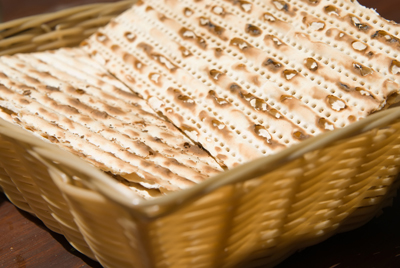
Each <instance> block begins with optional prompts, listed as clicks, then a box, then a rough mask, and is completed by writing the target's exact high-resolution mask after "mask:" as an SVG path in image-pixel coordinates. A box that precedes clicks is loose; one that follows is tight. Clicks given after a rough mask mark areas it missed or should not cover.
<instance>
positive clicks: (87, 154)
mask: <svg viewBox="0 0 400 268" xmlns="http://www.w3.org/2000/svg"><path fill="white" fill-rule="evenodd" d="M0 70H1V73H0V106H1V111H2V113H0V115H1V117H2V118H3V119H6V120H8V121H12V122H14V123H16V124H19V125H21V126H22V127H24V128H26V129H28V130H30V131H32V132H33V133H35V134H36V135H38V136H40V137H42V138H45V139H46V140H49V141H51V142H53V143H56V144H58V145H59V146H61V147H63V148H65V149H67V150H69V151H71V152H73V153H75V154H78V155H79V156H81V157H82V158H84V159H86V160H88V161H89V162H91V163H92V164H94V165H95V166H97V167H99V168H100V169H102V170H103V171H106V172H110V173H112V174H114V175H116V176H119V177H120V178H121V181H123V180H125V181H126V184H127V185H128V184H129V185H128V186H132V187H134V185H135V184H140V185H141V186H140V187H141V188H143V187H145V188H148V189H152V188H154V189H158V190H159V191H161V192H167V191H174V190H178V189H182V188H186V187H189V186H190V185H193V184H194V183H199V182H201V181H203V180H205V179H206V178H208V177H209V176H212V175H214V174H217V173H219V172H220V171H221V170H222V168H221V167H220V166H219V165H218V164H217V162H216V161H215V160H214V159H213V158H212V157H210V156H209V155H208V153H207V152H206V151H204V150H203V149H202V148H200V147H199V146H197V145H196V144H195V143H193V142H192V141H191V140H190V139H188V138H187V137H186V136H185V135H184V134H182V133H181V132H180V131H179V130H178V129H177V128H176V127H175V126H174V125H172V124H171V123H169V122H167V121H166V120H164V119H163V118H161V117H160V116H158V115H157V114H156V113H155V112H154V111H153V110H152V109H151V108H150V107H149V105H148V104H147V103H146V101H144V100H143V99H142V98H140V97H139V96H138V95H137V94H134V93H132V92H131V91H130V90H129V89H128V88H127V87H126V86H125V85H124V84H123V83H121V82H120V81H118V80H117V79H115V78H114V77H113V76H112V75H110V74H109V73H108V72H107V71H106V70H105V69H104V68H103V67H102V66H99V64H98V63H97V62H95V61H94V60H92V59H91V58H90V57H89V56H88V54H87V53H86V52H84V51H83V50H81V49H79V48H74V49H60V50H57V51H50V52H40V53H34V54H18V55H14V56H4V57H1V58H0ZM140 187H139V188H140ZM134 188H135V189H136V190H138V189H139V188H138V187H134ZM141 188H140V189H139V190H140V191H142V190H143V189H141Z"/></svg>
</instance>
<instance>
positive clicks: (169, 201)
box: [0, 107, 400, 220]
mask: <svg viewBox="0 0 400 268" xmlns="http://www.w3.org/2000/svg"><path fill="white" fill-rule="evenodd" d="M398 118H400V107H396V108H390V109H387V110H384V111H380V112H377V113H374V114H372V115H370V116H368V117H366V118H363V119H361V120H359V121H357V122H354V123H352V124H350V125H348V126H346V127H344V128H341V129H336V130H333V131H329V132H326V133H323V134H320V135H318V136H315V137H311V138H309V139H307V140H305V141H303V142H300V143H298V144H295V145H293V146H291V147H289V148H286V149H284V150H282V151H280V152H279V153H277V154H272V155H269V156H265V157H261V158H258V159H256V160H253V161H251V162H248V163H245V164H242V165H240V166H238V167H236V168H233V169H231V170H227V171H224V172H222V173H220V174H218V175H216V176H213V177H211V178H209V179H207V180H205V181H203V182H201V183H199V184H196V185H193V186H191V187H189V188H187V189H182V190H180V191H176V192H172V193H169V194H167V195H164V196H160V197H157V198H155V199H151V200H144V199H142V198H140V197H138V196H137V195H136V194H135V193H134V192H133V191H131V190H129V189H127V188H126V187H125V186H122V185H120V184H119V183H118V182H117V181H115V180H114V179H112V178H111V177H110V176H108V175H107V174H105V173H104V172H102V171H101V170H99V169H97V168H96V167H94V166H92V165H91V164H89V163H87V162H86V161H84V160H82V159H81V158H79V157H78V156H76V155H73V154H72V153H70V152H68V151H66V150H63V149H61V148H59V147H58V146H57V145H55V144H51V143H49V142H46V141H44V140H41V139H40V138H39V137H37V136H34V135H33V134H32V133H30V132H28V131H26V130H24V129H22V128H21V127H18V126H15V125H13V124H11V123H9V122H7V121H5V120H3V119H1V121H0V133H1V134H3V135H6V136H10V135H11V134H12V136H13V138H15V139H18V140H19V141H22V142H24V143H27V144H29V145H30V146H31V147H32V148H33V149H34V151H36V152H38V153H40V154H41V155H44V156H45V157H47V158H48V159H52V160H54V161H56V162H59V163H62V164H64V165H66V166H68V167H71V168H74V169H75V170H78V171H79V172H81V173H82V174H85V175H87V176H86V177H88V178H91V179H90V180H91V181H89V182H87V183H88V185H89V186H90V187H91V188H93V189H94V190H97V191H98V192H99V193H101V194H102V195H103V196H105V197H107V198H109V199H110V200H113V201H115V202H117V203H119V204H120V205H122V206H123V207H125V208H126V209H128V211H130V212H131V213H132V214H133V215H135V216H136V217H140V218H142V219H145V220H151V219H154V218H158V217H161V216H164V215H166V214H168V213H170V212H171V211H173V210H175V209H178V208H179V207H180V206H182V205H184V204H186V203H187V202H188V201H189V200H194V199H197V198H199V197H201V196H204V195H205V194H207V193H209V192H212V191H214V190H216V189H218V188H221V187H223V186H226V185H229V184H232V183H235V182H240V181H245V180H249V179H252V178H255V177H257V176H259V175H260V174H266V173H269V172H271V171H273V170H275V169H277V168H279V167H281V166H282V165H284V164H287V163H288V162H290V161H292V160H295V159H297V158H299V157H301V156H303V155H304V154H306V153H308V152H311V151H313V150H316V149H320V148H323V147H325V146H327V145H329V144H332V143H333V142H337V141H340V140H341V139H345V138H349V137H352V136H355V135H357V134H360V133H363V132H366V131H369V130H371V129H374V128H377V127H381V126H386V125H388V124H390V123H391V122H393V121H395V120H396V119H398ZM32 137H34V138H32ZM32 153H33V154H35V155H36V153H35V152H32ZM43 162H44V163H45V164H46V165H47V166H48V168H49V169H50V170H51V169H55V167H54V166H53V165H52V164H51V163H50V162H49V161H46V160H43ZM155 206H156V207H163V208H164V209H163V210H162V211H161V210H159V211H154V207H155Z"/></svg>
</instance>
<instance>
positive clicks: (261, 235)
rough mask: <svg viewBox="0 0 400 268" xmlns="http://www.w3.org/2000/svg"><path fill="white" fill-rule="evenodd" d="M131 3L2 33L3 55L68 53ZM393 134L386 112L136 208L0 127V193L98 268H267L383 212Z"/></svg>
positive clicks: (396, 126)
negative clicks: (46, 51) (54, 50)
mask: <svg viewBox="0 0 400 268" xmlns="http://www.w3.org/2000/svg"><path fill="white" fill-rule="evenodd" d="M132 3H133V2H132V1H127V2H119V3H116V4H101V5H91V6H85V7H80V8H74V9H70V10H66V11H63V12H58V13H54V14H49V15H42V16H37V17H32V18H25V19H21V20H17V21H13V22H8V23H5V24H0V29H1V30H2V33H1V35H2V37H3V39H2V40H1V41H0V48H1V53H2V54H11V53H15V52H20V51H36V50H43V49H48V48H57V47H62V46H67V45H75V44H77V43H79V41H81V40H82V39H83V38H85V37H86V36H87V35H89V34H90V33H92V32H93V31H94V30H95V29H96V28H97V27H99V26H100V25H104V24H105V23H106V22H107V21H109V20H110V19H111V18H112V17H113V16H114V15H115V14H118V13H120V12H122V10H124V9H126V8H128V7H129V6H130V5H131V4H132ZM6 48H7V49H6ZM399 134H400V108H393V109H389V110H386V111H383V112H379V113H376V114H373V115H371V116H369V117H368V118H366V119H364V120H361V121H359V122H356V123H354V124H352V125H350V126H349V127H346V128H344V129H340V130H335V131H332V132H329V133H326V134H323V135H320V136H318V137H315V138H311V139H308V140H306V141H304V142H302V143H301V144H298V145H296V146H293V147H290V148H289V149H286V150H284V151H282V152H280V153H278V154H276V155H273V156H269V157H265V158H261V159H258V160H255V161H253V162H250V163H247V164H244V165H242V166H240V167H238V168H235V169H233V170H230V171H227V172H224V173H222V174H220V175H219V176H217V177H214V178H211V179H210V180H208V181H205V182H204V183H201V184H199V185H196V186H195V187H193V188H190V189H187V190H184V191H181V192H176V193H172V194H169V195H168V196H164V197H161V198H158V199H155V200H152V201H144V202H143V201H140V200H139V199H137V198H136V197H135V195H134V194H133V193H132V192H130V191H128V190H127V189H126V188H125V187H124V186H122V185H120V184H118V183H117V182H116V181H114V180H113V179H111V178H110V177H108V176H107V175H105V174H104V173H103V172H101V171H99V170H97V169H95V168H93V167H92V166H91V165H90V164H88V163H86V162H84V161H82V160H81V159H79V158H78V157H76V156H73V155H71V154H70V153H68V152H65V151H63V150H61V149H59V148H58V147H56V146H55V145H52V144H49V143H47V142H44V141H42V140H40V139H39V138H36V137H35V136H33V135H32V134H30V133H29V132H28V131H25V130H23V129H21V128H20V127H16V126H14V125H11V124H9V123H7V122H5V121H0V185H1V187H2V188H3V190H4V192H5V193H6V195H7V196H8V197H9V199H10V200H11V201H12V202H13V203H14V204H15V205H16V206H18V207H19V208H21V209H23V210H26V211H28V212H30V213H32V214H34V215H36V216H37V217H38V218H40V219H41V220H42V221H43V222H44V223H45V224H46V226H48V227H49V228H50V229H51V230H53V231H55V232H58V233H61V234H63V235H64V236H65V237H66V238H67V239H68V241H70V243H71V244H72V245H73V246H74V247H75V248H76V249H78V250H79V251H81V252H83V253H84V254H86V255H88V256H90V257H92V258H94V259H96V260H98V261H99V262H100V263H101V264H102V265H103V266H105V267H207V268H208V267H218V268H219V267H257V266H262V265H265V266H263V267H268V266H273V265H275V264H277V263H279V262H280V261H282V260H283V259H284V258H286V257H287V256H288V255H290V254H292V253H293V252H294V251H296V250H298V249H300V248H303V247H306V246H309V245H312V244H316V243H318V242H320V241H322V240H325V239H326V238H328V237H330V236H332V235H333V234H335V233H338V232H342V231H348V230H351V229H354V228H357V227H358V226H361V225H363V224H364V223H366V222H367V221H369V220H370V219H371V218H372V217H374V216H375V215H376V214H377V213H378V212H379V211H380V210H381V208H382V207H384V206H385V205H387V204H388V203H390V202H391V200H392V198H393V196H394V195H395V193H396V190H397V188H398V186H399V183H400V181H399V180H397V174H398V172H399V167H400V135H399Z"/></svg>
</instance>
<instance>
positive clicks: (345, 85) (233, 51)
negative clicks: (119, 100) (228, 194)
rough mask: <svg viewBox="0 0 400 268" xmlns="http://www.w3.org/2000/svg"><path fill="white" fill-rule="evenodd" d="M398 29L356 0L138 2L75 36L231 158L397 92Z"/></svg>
mask: <svg viewBox="0 0 400 268" xmlns="http://www.w3.org/2000/svg"><path fill="white" fill-rule="evenodd" d="M398 30H399V26H397V25H394V24H392V23H389V22H386V21H384V20H383V19H382V18H380V17H379V16H378V15H377V14H376V13H374V12H373V11H371V10H368V9H366V8H363V7H361V6H360V5H359V4H358V3H355V1H354V2H353V1H345V0H343V1H339V0H335V1H333V0H332V1H329V0H325V1H322V0H304V1H283V0H272V1H271V0H266V1H233V0H232V1H222V0H201V1H190V0H162V1H158V0H146V1H140V2H139V3H138V4H136V5H135V6H134V7H133V8H132V9H130V10H129V11H127V12H125V13H124V14H122V15H121V16H119V17H118V18H116V19H115V20H113V21H112V22H111V23H110V24H109V25H108V26H107V27H105V28H103V29H101V30H99V32H98V33H96V34H95V35H93V36H92V37H91V38H90V39H89V40H88V41H85V42H84V43H83V44H82V45H83V47H84V49H85V50H86V51H88V52H89V53H90V54H91V55H92V56H93V57H94V58H95V59H96V60H97V61H98V62H100V63H101V64H103V65H104V66H105V67H106V68H107V69H108V70H109V71H110V72H111V73H112V74H113V75H115V77H117V78H118V79H119V80H121V81H122V82H124V84H126V85H127V86H128V87H130V88H131V89H132V90H133V91H134V92H137V93H138V94H140V95H141V96H143V98H144V99H146V100H147V101H148V103H149V105H150V106H151V107H152V108H153V109H154V110H155V111H157V112H161V113H162V114H163V115H164V116H165V117H166V118H168V119H169V120H170V121H171V122H173V124H174V125H176V126H177V127H178V128H180V129H181V130H182V131H183V132H184V133H185V134H186V135H187V136H188V137H189V138H190V139H192V140H193V141H194V142H197V143H199V144H201V146H202V147H204V148H205V149H206V150H207V151H208V152H210V154H211V155H212V156H213V157H214V158H215V159H216V160H217V161H218V162H219V163H220V164H221V165H222V166H226V167H228V168H231V167H234V166H237V165H239V164H241V163H243V162H247V161H250V160H252V159H255V158H257V157H260V156H263V155H269V154H273V153H276V152H277V151H279V150H282V149H284V148H286V147H287V146H290V145H292V144H294V143H297V142H300V141H302V140H304V139H306V138H308V137H310V136H314V135H317V134H319V133H322V132H325V131H329V130H333V129H335V128H341V127H344V126H346V125H348V124H350V123H352V122H354V121H356V120H359V119H360V118H363V117H366V116H368V115H369V114H371V113H373V112H375V111H378V110H381V109H383V108H385V107H386V106H387V105H388V104H390V103H392V102H393V101H394V100H396V98H397V96H398V93H399V84H398V83H399V82H400V80H399V74H400V63H399V61H398V60H399V59H398V58H399V54H398V50H399V47H400V46H399V39H397V38H396V37H395V36H396V32H397V31H398ZM397 33H398V32H397Z"/></svg>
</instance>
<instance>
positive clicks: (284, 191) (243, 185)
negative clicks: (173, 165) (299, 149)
mask: <svg viewBox="0 0 400 268" xmlns="http://www.w3.org/2000/svg"><path fill="white" fill-rule="evenodd" d="M399 134H400V122H399V121H397V122H396V123H393V124H392V125H391V126H390V127H386V128H384V129H374V130H371V131H368V132H366V133H363V134H360V135H357V136H354V137H351V138H347V139H344V140H341V141H340V142H337V143H334V144H332V145H330V146H328V147H326V148H322V149H318V150H316V151H313V152H310V153H307V154H306V155H304V156H303V157H301V158H299V159H297V160H295V161H292V162H290V163H289V164H286V165H284V166H283V167H281V168H278V169H277V170H275V171H273V172H271V173H268V174H265V175H263V176H261V177H258V178H255V179H250V180H247V181H245V182H239V183H235V184H232V185H228V186H224V187H222V188H219V189H217V190H215V191H214V192H211V193H210V194H208V195H206V196H203V197H201V198H200V199H198V200H197V201H195V202H192V203H191V204H187V205H185V206H182V208H180V209H179V210H177V211H175V212H174V213H172V214H171V215H169V216H167V217H164V218H160V219H158V220H157V221H156V222H154V223H152V225H151V232H150V234H151V235H150V238H151V241H152V242H151V243H152V248H153V249H154V251H153V256H154V258H155V259H156V267H259V266H262V265H266V266H273V265H276V264H277V263H279V262H280V261H282V260H283V259H284V258H286V257H287V256H288V255H290V254H292V253H293V252H294V251H296V250H298V249H300V248H303V247H306V246H309V245H312V244H316V243H318V242H320V241H323V240H325V239H327V238H328V237H330V236H332V235H333V234H335V233H337V232H341V231H346V230H350V229H353V228H356V227H358V226H360V225H362V224H365V223H366V222H367V221H368V220H370V219H371V218H372V217H373V216H375V215H376V214H377V213H378V212H379V211H380V209H381V208H382V206H383V205H385V204H387V203H388V202H390V199H391V198H392V197H393V195H394V193H395V191H396V189H397V188H398V186H399V181H398V180H397V174H398V171H399V167H400V138H399V137H400V135H399ZM262 267H265V266H262Z"/></svg>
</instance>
